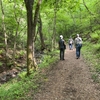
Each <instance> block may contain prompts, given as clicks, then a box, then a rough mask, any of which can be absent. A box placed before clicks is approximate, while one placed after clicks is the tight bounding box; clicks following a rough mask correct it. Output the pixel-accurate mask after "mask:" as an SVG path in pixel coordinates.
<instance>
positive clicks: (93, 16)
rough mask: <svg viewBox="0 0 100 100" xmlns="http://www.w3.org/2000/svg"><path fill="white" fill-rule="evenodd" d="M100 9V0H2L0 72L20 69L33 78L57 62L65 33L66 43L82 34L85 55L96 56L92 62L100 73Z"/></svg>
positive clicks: (0, 4)
mask: <svg viewBox="0 0 100 100" xmlns="http://www.w3.org/2000/svg"><path fill="white" fill-rule="evenodd" d="M99 7H100V0H0V9H1V10H0V26H1V27H0V73H2V72H6V71H7V70H9V69H17V70H20V71H22V70H24V71H26V72H27V75H29V74H30V73H31V72H32V71H35V70H37V69H38V68H39V67H43V66H48V64H47V62H48V61H50V60H48V59H51V58H52V61H51V62H53V61H55V59H57V58H55V55H56V54H57V53H58V51H57V50H58V40H59V36H60V35H61V34H62V35H63V36H64V39H65V41H66V44H68V39H69V37H70V36H71V37H72V38H73V39H75V37H76V34H80V36H81V37H82V38H83V46H84V49H83V53H84V54H83V55H84V56H85V57H86V59H88V60H90V58H91V56H92V58H93V57H94V59H95V57H96V60H91V61H93V62H94V65H95V67H96V71H97V72H98V73H100V64H99V59H100V58H99V57H100V53H99V52H100V9H99ZM89 52H92V53H91V54H93V55H91V54H90V55H89V57H88V56H87V55H88V54H87V53H89ZM48 63H49V62H48ZM16 73H17V72H16Z"/></svg>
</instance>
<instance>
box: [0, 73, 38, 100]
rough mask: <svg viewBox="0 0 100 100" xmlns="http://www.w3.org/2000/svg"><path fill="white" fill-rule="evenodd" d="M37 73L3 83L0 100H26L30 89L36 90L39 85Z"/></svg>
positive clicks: (0, 88)
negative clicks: (35, 77)
mask: <svg viewBox="0 0 100 100" xmlns="http://www.w3.org/2000/svg"><path fill="white" fill-rule="evenodd" d="M35 74H36V73H34V74H31V75H30V76H29V77H23V79H22V80H21V81H18V82H17V80H13V81H12V82H8V83H6V84H4V85H2V86H1V87H0V100H5V99H7V100H21V99H23V100H26V99H25V98H28V96H29V93H30V91H31V90H34V91H35V90H36V89H37V87H38V84H35V80H36V79H34V76H35ZM30 94H31V93H30ZM23 95H24V96H23Z"/></svg>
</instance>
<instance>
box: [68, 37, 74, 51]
mask: <svg viewBox="0 0 100 100" xmlns="http://www.w3.org/2000/svg"><path fill="white" fill-rule="evenodd" d="M73 42H74V41H73V39H72V38H71V37H70V39H69V41H68V44H69V49H70V50H73Z"/></svg>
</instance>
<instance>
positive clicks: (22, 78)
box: [0, 51, 58, 100]
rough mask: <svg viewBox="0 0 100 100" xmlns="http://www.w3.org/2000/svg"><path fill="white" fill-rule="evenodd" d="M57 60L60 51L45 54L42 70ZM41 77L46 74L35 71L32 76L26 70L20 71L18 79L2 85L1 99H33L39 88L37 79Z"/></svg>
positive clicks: (40, 65)
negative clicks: (27, 74)
mask: <svg viewBox="0 0 100 100" xmlns="http://www.w3.org/2000/svg"><path fill="white" fill-rule="evenodd" d="M57 60H58V51H53V52H50V53H48V54H47V55H46V54H45V55H44V56H43V57H42V59H41V63H40V64H39V68H40V70H41V69H42V68H45V67H46V68H47V67H48V66H49V65H51V64H53V63H54V62H56V61H57ZM40 77H42V78H43V77H44V76H43V75H40V74H39V72H38V71H35V72H33V73H32V74H31V75H30V76H26V72H25V71H24V72H22V73H20V74H19V75H18V77H17V78H16V79H13V80H11V81H10V82H8V83H5V84H3V85H1V86H0V100H32V98H33V94H35V92H36V91H37V90H38V88H39V84H40V83H38V82H37V81H38V80H39V79H40ZM44 79H45V77H44Z"/></svg>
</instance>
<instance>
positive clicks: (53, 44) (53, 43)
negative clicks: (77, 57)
mask: <svg viewBox="0 0 100 100" xmlns="http://www.w3.org/2000/svg"><path fill="white" fill-rule="evenodd" d="M56 13H57V9H56V5H55V8H54V26H53V37H52V50H53V49H54V48H55V45H56V41H55V40H56Z"/></svg>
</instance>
